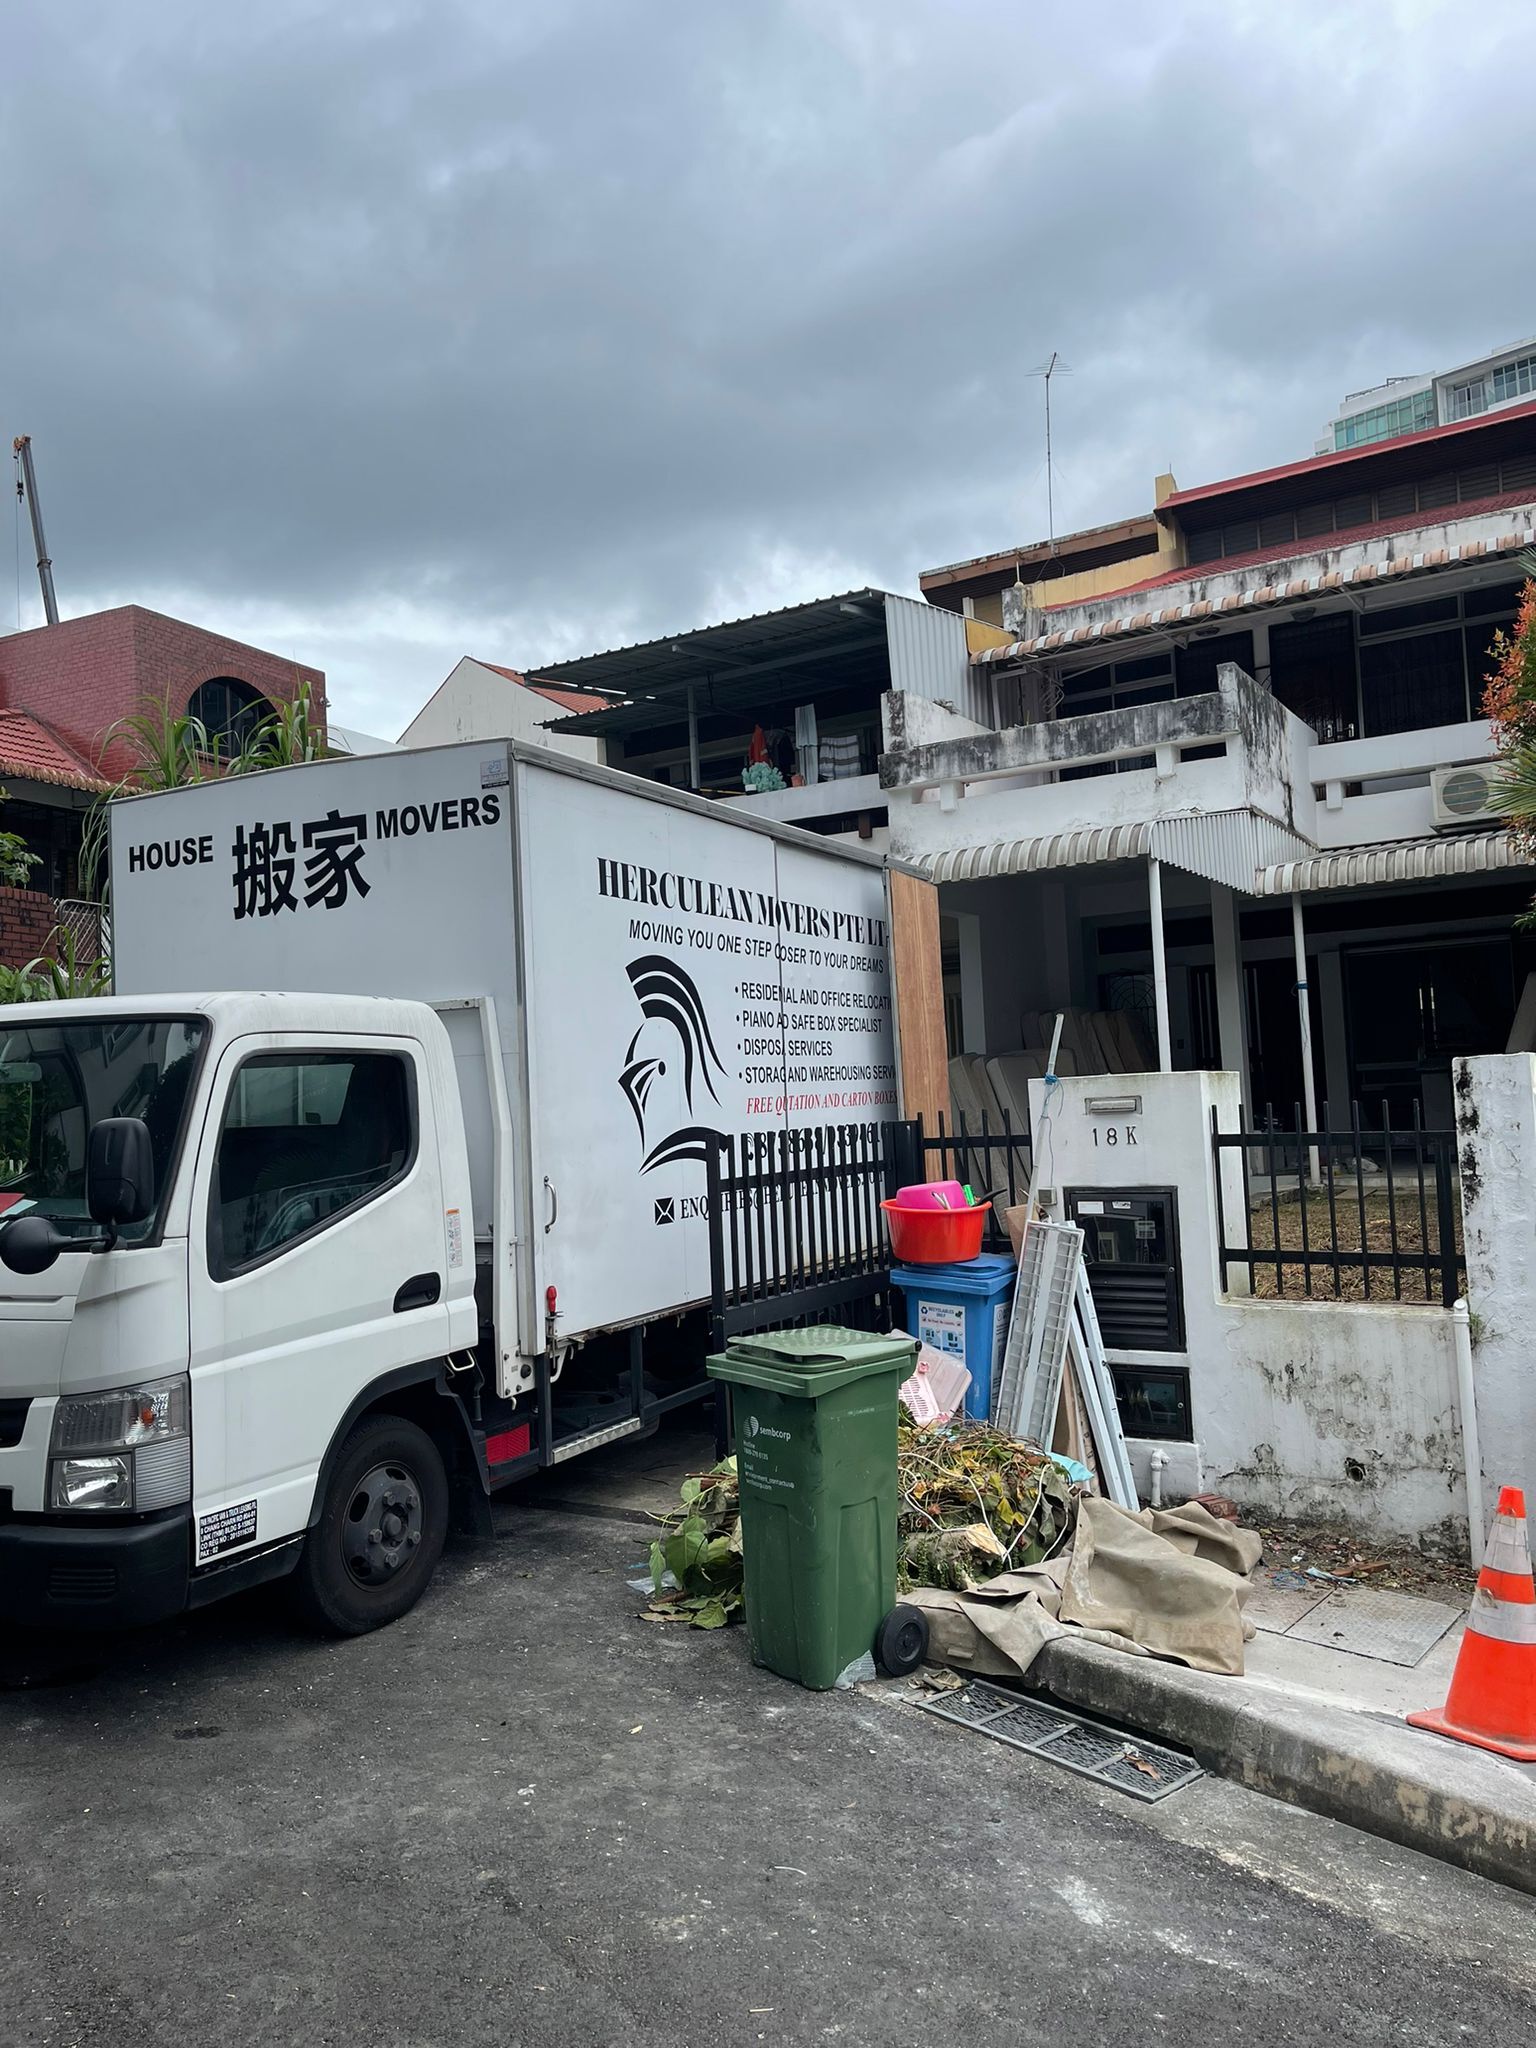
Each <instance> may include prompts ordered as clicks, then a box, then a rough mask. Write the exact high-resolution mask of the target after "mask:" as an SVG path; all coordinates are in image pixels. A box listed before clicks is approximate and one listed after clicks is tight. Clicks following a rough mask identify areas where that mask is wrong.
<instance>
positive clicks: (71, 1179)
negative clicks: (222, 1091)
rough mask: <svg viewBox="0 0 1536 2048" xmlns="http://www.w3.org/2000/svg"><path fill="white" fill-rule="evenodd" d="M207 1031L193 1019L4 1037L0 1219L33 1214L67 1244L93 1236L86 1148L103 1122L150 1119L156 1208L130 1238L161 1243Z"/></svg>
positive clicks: (43, 1028) (131, 1229) (35, 1030)
mask: <svg viewBox="0 0 1536 2048" xmlns="http://www.w3.org/2000/svg"><path fill="white" fill-rule="evenodd" d="M203 1038H204V1026H203V1025H202V1024H201V1023H199V1022H198V1021H197V1019H195V1018H192V1017H153V1018H150V1017H114V1018H112V1019H111V1020H110V1022H107V1023H76V1022H70V1023H67V1024H28V1025H26V1026H20V1025H18V1026H13V1027H12V1028H11V1029H9V1030H6V1031H3V1032H0V1212H4V1211H5V1210H16V1209H20V1208H27V1209H32V1210H35V1211H36V1212H37V1214H38V1215H40V1216H46V1217H47V1218H48V1219H49V1221H50V1222H51V1223H54V1224H55V1225H57V1227H58V1228H59V1229H60V1230H61V1231H62V1232H63V1233H64V1235H65V1236H66V1237H90V1236H92V1235H94V1233H95V1229H96V1226H95V1224H94V1223H93V1222H92V1221H91V1215H90V1210H89V1208H88V1206H87V1203H86V1193H85V1164H86V1146H87V1141H88V1139H89V1137H90V1131H91V1126H92V1125H93V1124H96V1123H99V1122H100V1121H101V1119H102V1118H103V1117H111V1116H136V1117H142V1118H143V1120H144V1122H145V1123H146V1124H147V1125H148V1126H149V1139H150V1149H151V1151H152V1153H153V1155H154V1161H155V1206H154V1209H153V1211H152V1212H151V1214H150V1215H149V1216H147V1217H146V1218H145V1219H144V1221H143V1222H142V1223H131V1224H129V1225H127V1226H126V1227H125V1229H124V1230H123V1232H122V1237H123V1241H124V1242H125V1243H126V1244H144V1243H147V1242H153V1241H155V1240H156V1239H157V1238H158V1235H159V1229H160V1217H161V1212H162V1211H163V1209H164V1206H165V1200H166V1197H167V1195H168V1194H169V1192H170V1187H171V1182H172V1179H173V1177H174V1174H175V1167H176V1157H177V1153H178V1151H179V1149H180V1146H181V1132H182V1125H183V1122H184V1121H185V1115H186V1107H187V1100H188V1096H189V1093H190V1088H191V1081H192V1075H193V1072H194V1070H195V1068H196V1065H197V1060H198V1057H199V1055H200V1053H201V1050H202V1044H203Z"/></svg>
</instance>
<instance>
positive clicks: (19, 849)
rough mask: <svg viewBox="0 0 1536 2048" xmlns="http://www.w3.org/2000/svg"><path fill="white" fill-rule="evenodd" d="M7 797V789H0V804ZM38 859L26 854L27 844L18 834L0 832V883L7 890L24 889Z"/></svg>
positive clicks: (8, 792) (35, 856)
mask: <svg viewBox="0 0 1536 2048" xmlns="http://www.w3.org/2000/svg"><path fill="white" fill-rule="evenodd" d="M9 795H10V791H9V790H8V789H0V804H3V803H4V802H5V800H6V798H7V797H8V796H9ZM40 858H41V856H40V855H38V854H35V853H28V851H27V842H26V841H25V840H24V839H23V838H22V836H21V834H20V833H19V832H0V882H3V883H4V884H5V886H6V887H7V888H8V889H25V888H26V886H27V876H28V875H29V874H30V873H31V872H32V870H33V868H35V867H36V866H37V864H38V861H39V859H40Z"/></svg>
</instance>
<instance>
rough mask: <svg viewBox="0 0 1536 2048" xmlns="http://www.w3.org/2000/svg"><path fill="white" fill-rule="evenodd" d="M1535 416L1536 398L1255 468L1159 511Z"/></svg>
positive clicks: (1180, 495)
mask: <svg viewBox="0 0 1536 2048" xmlns="http://www.w3.org/2000/svg"><path fill="white" fill-rule="evenodd" d="M1532 413H1536V399H1532V400H1531V402H1530V404H1529V405H1510V406H1506V407H1505V408H1504V409H1503V411H1501V412H1485V413H1479V414H1478V416H1477V417H1476V418H1475V419H1470V420H1452V422H1451V423H1450V425H1449V426H1445V427H1425V428H1424V429H1423V430H1422V431H1421V432H1420V433H1417V434H1394V435H1393V436H1392V437H1391V439H1390V440H1386V441H1367V442H1366V443H1365V444H1364V446H1362V447H1359V448H1335V449H1332V450H1330V451H1329V453H1328V454H1326V455H1309V456H1308V457H1307V458H1306V460H1305V461H1304V462H1284V463H1282V464H1281V465H1280V467H1279V468H1278V469H1255V470H1253V471H1251V472H1250V473H1249V474H1248V475H1247V476H1229V477H1223V478H1222V480H1221V481H1220V483H1214V484H1195V485H1193V486H1192V487H1191V489H1189V490H1187V491H1174V492H1173V493H1172V494H1171V496H1169V497H1166V498H1164V500H1163V502H1162V503H1161V505H1159V506H1158V508H1157V509H1158V511H1159V513H1163V512H1169V511H1178V510H1179V509H1180V507H1181V506H1184V505H1195V504H1198V503H1199V502H1200V500H1201V499H1202V498H1225V497H1227V496H1229V495H1230V494H1231V493H1233V492H1235V491H1247V490H1252V489H1253V488H1254V486H1255V485H1257V484H1272V483H1279V482H1280V481H1282V480H1283V479H1284V478H1286V477H1302V476H1311V475H1313V474H1315V473H1320V472H1321V471H1323V470H1326V469H1338V468H1339V467H1340V466H1341V465H1342V466H1345V467H1347V466H1348V465H1349V464H1350V463H1352V462H1364V461H1367V460H1369V459H1370V458H1371V457H1372V456H1376V455H1382V454H1386V453H1391V454H1396V453H1397V451H1398V450H1399V449H1400V448H1416V447H1419V446H1421V445H1422V444H1424V443H1427V442H1430V441H1446V440H1450V439H1452V438H1453V437H1455V436H1456V435H1458V434H1476V433H1480V432H1485V431H1486V430H1487V429H1488V428H1489V427H1495V426H1500V425H1502V424H1503V422H1504V421H1506V420H1518V419H1525V418H1528V417H1529V416H1530V415H1531V414H1532Z"/></svg>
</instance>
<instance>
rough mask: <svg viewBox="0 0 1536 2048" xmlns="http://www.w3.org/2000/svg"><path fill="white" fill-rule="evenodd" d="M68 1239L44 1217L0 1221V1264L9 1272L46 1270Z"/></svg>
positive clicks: (38, 1271)
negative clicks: (0, 1222)
mask: <svg viewBox="0 0 1536 2048" xmlns="http://www.w3.org/2000/svg"><path fill="white" fill-rule="evenodd" d="M69 1242H70V1240H69V1239H68V1238H67V1237H66V1236H65V1235H64V1233H63V1231H62V1230H58V1229H56V1228H55V1227H54V1225H53V1223H52V1222H51V1221H50V1220H49V1219H48V1217H46V1216H18V1217H16V1218H15V1220H14V1221H13V1222H11V1223H4V1224H0V1264H4V1265H7V1266H9V1267H10V1269H11V1271H12V1272H13V1273H46V1272H47V1270H48V1268H49V1267H50V1266H51V1265H52V1264H53V1263H54V1261H55V1259H57V1258H58V1256H59V1253H60V1252H61V1251H63V1250H64V1248H65V1246H66V1245H67V1244H68V1243H69Z"/></svg>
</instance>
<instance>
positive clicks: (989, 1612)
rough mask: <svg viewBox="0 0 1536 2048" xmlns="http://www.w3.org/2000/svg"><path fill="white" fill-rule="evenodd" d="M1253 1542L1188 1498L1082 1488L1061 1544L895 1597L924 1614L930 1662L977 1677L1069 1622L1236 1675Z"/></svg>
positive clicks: (1011, 1671) (1142, 1652) (1094, 1636)
mask: <svg viewBox="0 0 1536 2048" xmlns="http://www.w3.org/2000/svg"><path fill="white" fill-rule="evenodd" d="M1259 1550H1260V1543H1259V1538H1258V1537H1257V1536H1256V1535H1255V1534H1254V1533H1253V1531H1252V1530H1249V1529H1239V1528H1237V1527H1236V1526H1235V1525H1234V1524H1233V1523H1231V1522H1221V1521H1218V1520H1217V1519H1216V1517H1215V1516H1214V1515H1210V1514H1207V1512H1206V1510H1205V1509H1204V1508H1202V1507H1198V1506H1197V1505H1196V1504H1195V1503H1194V1502H1193V1501H1190V1502H1187V1503H1186V1504H1185V1505H1184V1506H1183V1507H1178V1508H1143V1510H1142V1511H1141V1513H1140V1514H1138V1515H1133V1514H1130V1513H1128V1512H1127V1510H1126V1509H1124V1508H1118V1507H1116V1506H1115V1504H1114V1502H1113V1501H1108V1500H1099V1499H1096V1498H1094V1497H1093V1496H1091V1495H1088V1496H1084V1498H1083V1499H1082V1500H1081V1501H1080V1502H1079V1504H1078V1512H1077V1523H1076V1526H1075V1528H1074V1530H1073V1532H1072V1538H1071V1541H1070V1543H1069V1544H1068V1546H1067V1548H1066V1549H1065V1550H1063V1551H1062V1552H1061V1553H1060V1555H1059V1556H1057V1557H1054V1558H1052V1559H1051V1560H1050V1561H1049V1562H1048V1563H1046V1564H1037V1565H1028V1566H1026V1567H1025V1568H1024V1569H1023V1570H1022V1571H1016V1572H1004V1573H1002V1574H1001V1575H1000V1576H999V1577H997V1578H995V1579H988V1580H986V1581H985V1582H984V1583H983V1584H982V1585H979V1586H977V1587H975V1588H974V1589H973V1590H972V1591H971V1592H969V1593H950V1592H940V1591H938V1590H936V1589H935V1588H932V1587H928V1586H922V1587H918V1588H916V1589H915V1590H914V1591H913V1592H911V1593H907V1594H904V1595H903V1596H902V1597H903V1599H904V1600H905V1601H907V1602H909V1603H910V1604H911V1605H912V1606H914V1607H921V1608H922V1610H923V1612H924V1613H925V1614H926V1615H927V1617H928V1629H929V1651H928V1655H929V1660H930V1662H932V1663H935V1664H949V1665H952V1666H953V1667H954V1668H955V1669H957V1670H960V1671H974V1672H977V1673H979V1674H980V1675H981V1676H983V1677H992V1678H1005V1677H1013V1676H1017V1675H1019V1674H1021V1673H1023V1672H1025V1671H1027V1670H1028V1669H1029V1667H1030V1665H1031V1664H1032V1663H1033V1662H1034V1660H1035V1658H1036V1657H1037V1656H1038V1655H1039V1654H1040V1651H1041V1650H1042V1649H1043V1648H1044V1647H1045V1645H1046V1644H1047V1643H1048V1642H1050V1641H1051V1639H1052V1638H1053V1637H1055V1636H1060V1635H1065V1634H1066V1633H1067V1630H1068V1628H1072V1629H1075V1630H1076V1631H1078V1632H1079V1633H1081V1634H1082V1635H1084V1636H1086V1637H1087V1638H1089V1640H1091V1641H1093V1642H1096V1643H1106V1644H1108V1645H1110V1646H1111V1647H1112V1648H1114V1649H1117V1650H1129V1651H1130V1652H1131V1653H1132V1654H1133V1655H1136V1656H1153V1657H1167V1658H1171V1659H1172V1660H1173V1661H1174V1662H1176V1663H1180V1664H1188V1665H1190V1666H1192V1667H1193V1669H1194V1670H1196V1671H1221V1672H1225V1673H1227V1674H1229V1675H1231V1676H1234V1677H1235V1676H1238V1675H1239V1674H1240V1673H1241V1672H1242V1668H1243V1643H1244V1640H1245V1637H1246V1636H1247V1635H1249V1634H1251V1633H1252V1631H1251V1629H1245V1626H1244V1622H1243V1614H1242V1602H1243V1599H1244V1597H1245V1595H1246V1593H1247V1590H1248V1574H1249V1573H1250V1572H1251V1571H1252V1570H1253V1568H1254V1566H1255V1565H1256V1564H1257V1563H1258V1561H1259Z"/></svg>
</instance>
